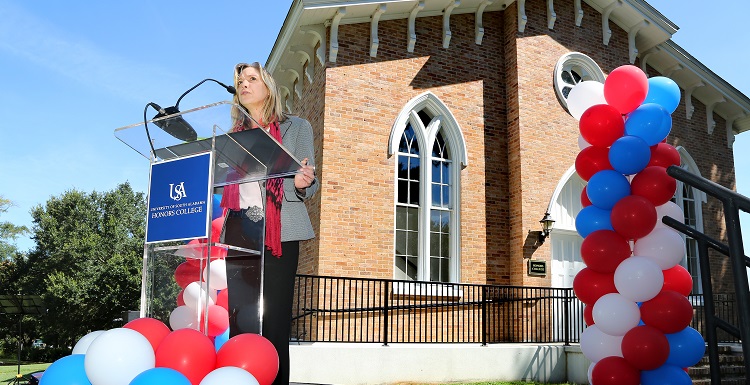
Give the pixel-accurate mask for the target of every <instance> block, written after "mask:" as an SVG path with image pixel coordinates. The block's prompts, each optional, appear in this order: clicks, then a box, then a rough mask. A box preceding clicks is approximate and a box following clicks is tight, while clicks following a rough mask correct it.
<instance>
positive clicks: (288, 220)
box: [279, 116, 319, 242]
mask: <svg viewBox="0 0 750 385" xmlns="http://www.w3.org/2000/svg"><path fill="white" fill-rule="evenodd" d="M279 130H280V131H281V139H282V144H283V145H284V147H286V148H287V149H288V150H289V152H291V153H292V154H293V155H294V156H295V157H296V158H297V159H299V160H300V161H302V160H303V159H305V158H307V159H308V163H307V164H309V165H311V166H313V167H314V166H315V150H314V148H313V133H312V126H310V122H308V121H307V120H305V119H302V118H299V117H296V116H288V117H287V119H286V120H284V121H283V122H281V124H279ZM318 187H319V183H318V178H317V176H316V178H315V180H314V181H313V183H312V185H310V187H308V188H306V189H305V191H304V192H303V193H300V192H298V191H297V189H296V188H294V177H287V178H284V200H283V201H282V202H281V241H282V242H287V241H304V240H306V239H312V238H315V232H314V231H313V227H312V224H311V223H310V216H309V215H308V214H307V207H306V206H305V203H304V201H305V200H307V199H309V198H310V197H311V196H313V195H314V194H315V192H316V191H318Z"/></svg>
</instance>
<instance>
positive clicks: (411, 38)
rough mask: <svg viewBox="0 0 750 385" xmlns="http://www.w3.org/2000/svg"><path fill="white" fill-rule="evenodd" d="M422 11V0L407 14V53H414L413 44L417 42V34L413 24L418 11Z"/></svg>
mask: <svg viewBox="0 0 750 385" xmlns="http://www.w3.org/2000/svg"><path fill="white" fill-rule="evenodd" d="M422 9H424V0H420V1H419V3H417V4H416V5H415V6H414V8H412V9H411V13H409V27H408V28H407V30H406V50H407V51H408V52H414V44H415V43H416V42H417V33H416V32H415V28H414V24H415V23H416V20H417V14H418V13H419V11H421V10H422Z"/></svg>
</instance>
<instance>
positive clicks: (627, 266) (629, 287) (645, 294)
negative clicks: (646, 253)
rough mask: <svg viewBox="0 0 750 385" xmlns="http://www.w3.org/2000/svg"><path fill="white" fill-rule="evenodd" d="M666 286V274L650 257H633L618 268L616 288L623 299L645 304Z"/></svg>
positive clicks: (621, 263) (616, 271)
mask: <svg viewBox="0 0 750 385" xmlns="http://www.w3.org/2000/svg"><path fill="white" fill-rule="evenodd" d="M662 286H664V274H663V273H662V271H661V268H660V267H659V265H657V264H656V262H654V261H652V260H651V259H650V258H648V257H640V256H632V257H630V258H628V259H626V260H624V261H622V262H620V264H619V265H618V266H617V270H615V287H616V288H617V291H618V292H620V294H622V296H623V297H625V298H627V299H629V300H631V301H633V302H645V301H648V300H650V299H651V298H654V297H656V295H657V294H659V292H660V291H661V288H662Z"/></svg>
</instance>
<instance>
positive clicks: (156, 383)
mask: <svg viewBox="0 0 750 385" xmlns="http://www.w3.org/2000/svg"><path fill="white" fill-rule="evenodd" d="M42 378H44V377H42ZM130 385H191V383H190V380H188V378H187V377H185V375H184V374H182V373H180V372H178V371H176V370H174V369H171V368H151V369H148V370H145V371H143V372H141V373H140V374H139V375H137V376H135V378H133V379H132V380H131V381H130Z"/></svg>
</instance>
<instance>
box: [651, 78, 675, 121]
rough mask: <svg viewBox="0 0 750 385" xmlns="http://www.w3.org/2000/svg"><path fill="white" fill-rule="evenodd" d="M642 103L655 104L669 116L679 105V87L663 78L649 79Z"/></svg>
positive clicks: (668, 79) (672, 81)
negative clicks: (646, 92)
mask: <svg viewBox="0 0 750 385" xmlns="http://www.w3.org/2000/svg"><path fill="white" fill-rule="evenodd" d="M643 103H656V104H658V105H660V106H662V107H664V109H665V110H667V112H669V113H670V114H671V113H673V112H674V110H676V109H677V106H678V105H680V86H678V85H677V83H675V82H674V80H672V79H670V78H668V77H665V76H654V77H652V78H649V79H648V94H646V100H644V101H643Z"/></svg>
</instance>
